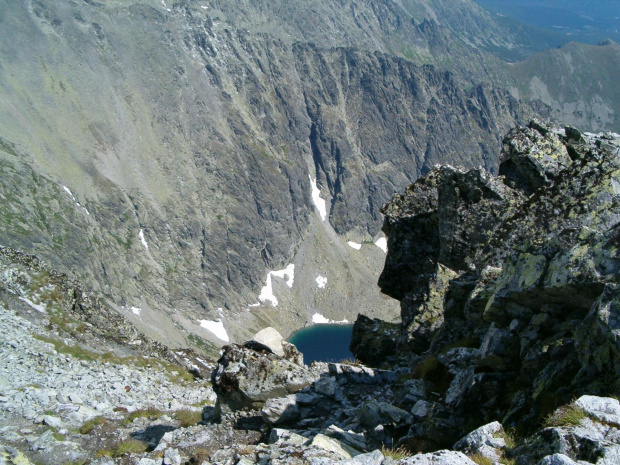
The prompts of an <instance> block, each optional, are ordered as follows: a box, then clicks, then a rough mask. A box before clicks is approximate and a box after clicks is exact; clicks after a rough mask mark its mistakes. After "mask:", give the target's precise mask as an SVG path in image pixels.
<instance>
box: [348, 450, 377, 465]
mask: <svg viewBox="0 0 620 465" xmlns="http://www.w3.org/2000/svg"><path fill="white" fill-rule="evenodd" d="M384 460H385V457H384V456H383V454H382V453H381V451H380V450H373V451H372V452H368V453H366V454H360V455H357V456H355V457H353V458H352V459H349V460H342V461H340V462H339V464H340V465H381V464H382V463H384Z"/></svg>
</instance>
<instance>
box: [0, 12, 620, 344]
mask: <svg viewBox="0 0 620 465" xmlns="http://www.w3.org/2000/svg"><path fill="white" fill-rule="evenodd" d="M511 34H512V33H511V32H510V31H504V30H503V29H502V27H501V26H500V25H499V23H496V22H495V21H494V18H493V16H492V15H490V14H489V13H487V12H485V11H484V10H483V9H481V8H480V7H478V6H477V5H475V4H473V3H472V2H470V1H467V0H461V1H458V2H447V1H440V0H435V1H430V0H429V1H418V2H414V1H404V0H402V1H400V2H396V1H392V0H376V1H375V0H373V1H370V0H362V1H357V2H343V1H338V0H320V1H318V0H317V1H313V2H289V1H286V2H285V1H276V0H269V1H265V2H242V1H227V2H221V1H216V0H211V1H200V2H198V1H176V2H172V1H154V0H119V1H115V2H97V1H95V0H88V1H76V0H61V1H58V2H53V3H51V2H43V1H40V0H3V1H2V2H0V57H1V59H0V89H1V91H0V164H1V166H2V170H1V172H2V176H0V186H1V187H0V238H1V239H0V241H1V243H2V244H1V245H3V246H10V247H13V248H15V249H19V250H22V251H24V252H27V253H33V254H36V255H37V256H39V257H40V258H41V259H43V260H44V261H46V262H47V263H49V264H50V265H52V266H53V267H55V268H57V269H59V270H61V271H62V272H65V273H68V274H69V275H71V276H72V277H74V278H76V279H78V280H80V281H81V282H82V283H84V285H85V286H86V287H87V288H90V289H92V290H93V291H94V292H96V293H97V294H98V295H100V296H101V298H102V300H103V302H104V303H105V305H107V306H108V307H110V308H112V309H114V310H116V311H118V312H119V313H120V314H122V315H123V316H124V317H126V318H127V319H129V320H130V321H131V322H132V323H133V324H135V325H137V327H138V328H139V329H140V330H141V331H143V332H144V333H145V334H146V335H148V336H149V337H151V338H153V339H155V340H158V341H161V342H164V343H166V344H168V345H169V346H171V347H188V346H192V347H194V348H198V346H201V347H204V346H205V344H215V345H221V344H223V343H225V342H228V340H245V339H248V338H249V337H250V336H251V335H252V334H254V332H256V330H258V329H261V328H262V327H265V326H274V327H276V328H277V329H278V330H279V331H281V332H282V333H283V334H288V333H290V332H291V331H293V330H295V329H297V328H299V327H301V326H303V325H304V324H307V323H310V322H312V321H313V319H314V321H317V320H320V321H323V320H324V319H329V320H333V321H341V320H344V319H347V320H349V321H352V320H353V319H354V318H355V316H356V314H357V313H358V312H362V313H366V314H368V315H371V316H373V317H382V318H386V319H396V318H397V314H398V309H397V305H396V302H395V301H394V300H392V299H390V298H388V297H385V296H383V295H381V294H380V293H379V292H378V291H377V290H376V286H375V282H376V276H377V275H378V274H379V271H380V269H381V266H382V263H383V260H384V256H385V255H384V251H383V250H382V249H381V248H380V247H377V246H375V243H376V242H377V241H380V242H379V245H382V242H381V240H384V237H383V235H382V234H381V233H380V227H381V224H382V221H383V219H382V215H381V213H380V207H381V205H382V204H383V203H384V202H385V201H386V200H388V199H389V198H390V196H391V195H392V193H393V192H396V191H400V190H402V189H404V188H405V186H406V185H408V184H409V183H410V182H412V181H414V180H415V179H417V178H418V176H420V175H421V174H424V173H426V172H428V171H430V170H431V169H432V167H433V166H434V165H435V164H436V163H441V162H446V163H447V162H449V163H453V164H458V165H464V166H478V165H480V166H483V167H486V168H488V169H489V170H491V171H494V170H496V169H497V166H496V164H497V162H496V159H495V157H494V155H493V154H494V153H496V150H497V148H498V147H499V146H500V143H501V140H500V136H499V134H502V133H504V132H505V130H506V129H507V128H508V127H510V126H512V125H513V124H514V123H515V121H525V120H527V119H529V118H530V117H531V116H532V115H538V116H541V117H549V116H550V115H552V114H555V115H558V116H561V117H562V118H563V119H564V122H567V123H575V122H584V123H586V122H587V124H586V125H585V126H583V127H585V129H591V130H598V129H600V128H602V127H603V126H605V127H607V128H610V129H614V128H615V127H617V125H618V121H617V114H618V113H617V109H616V107H617V103H616V102H617V100H616V101H608V98H610V97H614V98H615V96H614V92H615V85H614V81H613V79H611V76H613V75H614V73H616V69H617V66H618V62H617V61H612V62H607V61H606V58H609V57H610V56H615V55H614V53H615V51H616V50H617V46H616V45H615V44H609V45H605V46H601V47H595V48H592V49H587V53H581V55H579V53H580V50H586V49H583V46H581V45H574V46H573V47H574V49H575V52H574V56H575V57H576V58H575V60H574V61H573V66H574V69H572V74H571V75H570V76H571V77H570V80H571V82H574V83H575V85H574V86H572V87H571V86H570V85H569V86H568V87H567V88H565V87H564V86H559V85H558V83H559V82H561V79H562V78H564V79H569V78H568V77H567V75H566V74H561V73H566V72H567V69H568V68H562V67H558V68H557V69H556V68H553V67H548V66H545V64H546V58H545V57H546V56H547V55H545V53H546V54H552V53H553V52H542V53H543V55H534V56H531V57H530V58H528V60H526V61H525V62H523V63H517V64H509V63H506V62H505V61H503V60H502V59H501V56H502V54H504V53H509V52H511V51H515V50H517V51H518V52H519V55H520V56H525V55H529V54H531V53H532V52H533V51H534V50H533V49H531V48H528V47H525V46H522V45H520V44H518V43H516V42H515V40H516V36H514V35H511ZM489 50H494V53H491V52H490V51H489ZM556 53H557V52H556ZM572 53H573V52H571V55H570V56H571V57H573V54H572ZM567 56H568V55H566V54H564V55H562V56H560V57H559V58H558V60H560V59H566V60H567V59H568V58H566V57H567ZM562 57H564V58H562ZM577 58H578V59H577ZM575 65H578V66H575ZM601 66H606V67H607V68H606V71H601V70H600V69H599V67H601ZM554 70H555V71H554ZM616 75H617V74H616ZM597 76H602V77H606V78H609V80H605V79H603V78H602V77H601V79H600V82H599V83H598V84H597V86H590V87H588V88H587V92H586V90H584V91H583V92H584V93H582V92H581V91H577V90H579V87H578V86H577V84H578V83H585V82H596V81H595V78H596V77H597ZM539 81H540V82H539ZM569 89H574V90H575V92H572V91H570V92H569ZM597 118H600V119H597ZM586 120H587V121H586ZM314 183H316V188H314ZM317 189H318V190H317ZM323 201H324V202H325V212H324V213H325V216H324V217H323V212H322V211H321V210H320V208H322V206H323V203H322V202H323ZM358 249H359V250H358ZM325 279H326V280H327V283H326V284H325V285H323V286H322V287H321V284H320V283H324V282H325ZM317 280H318V281H317ZM259 297H260V298H259ZM276 303H277V305H276Z"/></svg>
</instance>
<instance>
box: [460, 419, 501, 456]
mask: <svg viewBox="0 0 620 465" xmlns="http://www.w3.org/2000/svg"><path fill="white" fill-rule="evenodd" d="M501 430H502V425H501V424H500V423H499V422H497V421H494V422H493V423H489V424H487V425H484V426H481V427H480V428H477V429H475V430H474V431H472V432H471V433H469V434H467V435H466V436H465V437H463V438H462V439H461V440H459V441H458V442H457V443H456V444H454V449H456V450H459V451H462V452H466V453H468V454H469V455H472V454H475V453H479V454H480V455H482V456H484V457H487V458H488V459H491V460H493V461H495V462H497V461H498V460H499V459H500V457H501V453H500V451H498V450H497V449H498V446H501V445H502V444H501V442H503V440H502V441H501V442H497V441H496V438H495V437H494V435H495V434H497V433H499V432H500V431H501ZM503 445H505V443H504V444H503Z"/></svg>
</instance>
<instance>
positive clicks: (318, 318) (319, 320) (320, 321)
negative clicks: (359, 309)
mask: <svg viewBox="0 0 620 465" xmlns="http://www.w3.org/2000/svg"><path fill="white" fill-rule="evenodd" d="M312 323H314V324H317V325H325V324H330V323H332V324H341V325H346V324H348V323H349V320H347V319H346V318H345V319H344V320H341V321H333V320H330V319H329V318H325V317H324V316H323V315H321V314H320V313H315V314H314V315H312Z"/></svg>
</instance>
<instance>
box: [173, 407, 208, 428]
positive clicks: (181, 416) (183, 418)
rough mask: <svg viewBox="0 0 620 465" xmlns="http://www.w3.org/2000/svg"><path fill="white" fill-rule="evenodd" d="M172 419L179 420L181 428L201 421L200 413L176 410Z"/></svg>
mask: <svg viewBox="0 0 620 465" xmlns="http://www.w3.org/2000/svg"><path fill="white" fill-rule="evenodd" d="M174 418H176V419H177V420H179V422H180V423H181V426H182V427H183V428H187V427H188V426H194V425H196V424H197V423H198V422H199V421H200V420H202V412H196V411H194V410H177V411H176V412H174Z"/></svg>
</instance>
